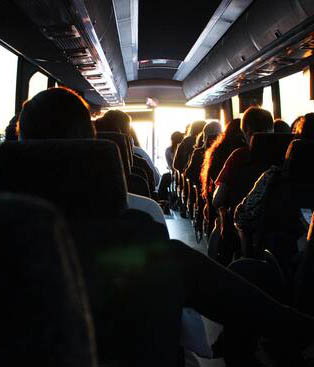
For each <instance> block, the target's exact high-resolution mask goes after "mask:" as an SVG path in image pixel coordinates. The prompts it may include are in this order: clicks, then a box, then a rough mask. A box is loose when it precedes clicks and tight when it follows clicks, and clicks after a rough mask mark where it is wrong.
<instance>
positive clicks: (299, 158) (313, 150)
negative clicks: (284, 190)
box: [285, 139, 314, 183]
mask: <svg viewBox="0 0 314 367" xmlns="http://www.w3.org/2000/svg"><path fill="white" fill-rule="evenodd" d="M313 157H314V141H311V140H303V139H302V140H301V139H296V140H293V141H292V142H291V144H290V145H289V148H288V150H287V154H286V162H285V167H286V168H287V170H288V172H289V175H290V178H292V179H293V180H295V181H299V182H304V183H313V182H314V181H313V179H312V177H313V175H312V166H311V163H312V159H313Z"/></svg>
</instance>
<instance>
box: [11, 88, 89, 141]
mask: <svg viewBox="0 0 314 367" xmlns="http://www.w3.org/2000/svg"><path fill="white" fill-rule="evenodd" d="M18 132H19V139H20V140H24V139H28V140H29V139H93V138H94V137H95V130H94V127H93V125H92V123H91V117H90V113H89V106H88V104H87V102H86V101H85V100H84V99H83V98H82V97H81V96H79V95H78V94H76V93H75V92H73V91H71V90H69V89H65V88H51V89H48V90H46V91H43V92H40V93H38V94H37V95H35V96H34V97H33V98H32V99H30V100H28V101H26V102H25V103H24V105H23V108H22V111H21V113H20V117H19V125H18Z"/></svg>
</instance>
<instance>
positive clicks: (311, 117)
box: [296, 113, 314, 140]
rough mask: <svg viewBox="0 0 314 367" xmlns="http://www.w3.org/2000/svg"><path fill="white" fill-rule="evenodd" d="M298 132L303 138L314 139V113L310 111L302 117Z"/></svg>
mask: <svg viewBox="0 0 314 367" xmlns="http://www.w3.org/2000/svg"><path fill="white" fill-rule="evenodd" d="M296 133H297V135H299V137H300V138H301V139H311V140H314V113H308V114H306V115H305V116H304V117H302V118H301V119H300V121H299V123H298V127H297V131H296Z"/></svg>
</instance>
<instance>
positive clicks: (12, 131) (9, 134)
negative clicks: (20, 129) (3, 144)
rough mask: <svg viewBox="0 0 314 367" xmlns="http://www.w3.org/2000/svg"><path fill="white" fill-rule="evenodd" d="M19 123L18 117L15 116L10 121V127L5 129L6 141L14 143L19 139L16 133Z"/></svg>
mask: <svg viewBox="0 0 314 367" xmlns="http://www.w3.org/2000/svg"><path fill="white" fill-rule="evenodd" d="M17 121H18V115H15V116H14V117H13V118H12V119H11V120H10V122H9V125H8V126H7V127H6V129H5V140H6V141H11V140H13V141H14V140H17V139H18V136H17V131H16V126H17Z"/></svg>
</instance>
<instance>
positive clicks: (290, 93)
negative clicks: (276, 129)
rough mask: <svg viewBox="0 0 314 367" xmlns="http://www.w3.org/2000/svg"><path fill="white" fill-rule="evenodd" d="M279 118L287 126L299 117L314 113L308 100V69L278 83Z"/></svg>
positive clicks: (312, 106) (313, 104)
mask: <svg viewBox="0 0 314 367" xmlns="http://www.w3.org/2000/svg"><path fill="white" fill-rule="evenodd" d="M279 85H280V101H281V117H282V119H283V120H284V121H286V122H287V123H288V124H289V125H291V124H292V123H293V121H294V120H295V119H296V118H297V117H298V116H300V115H305V114H306V113H309V112H313V111H314V101H311V100H310V72H309V70H308V69H306V70H305V71H301V72H299V73H296V74H293V75H290V76H287V77H286V78H283V79H281V80H280V81H279Z"/></svg>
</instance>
